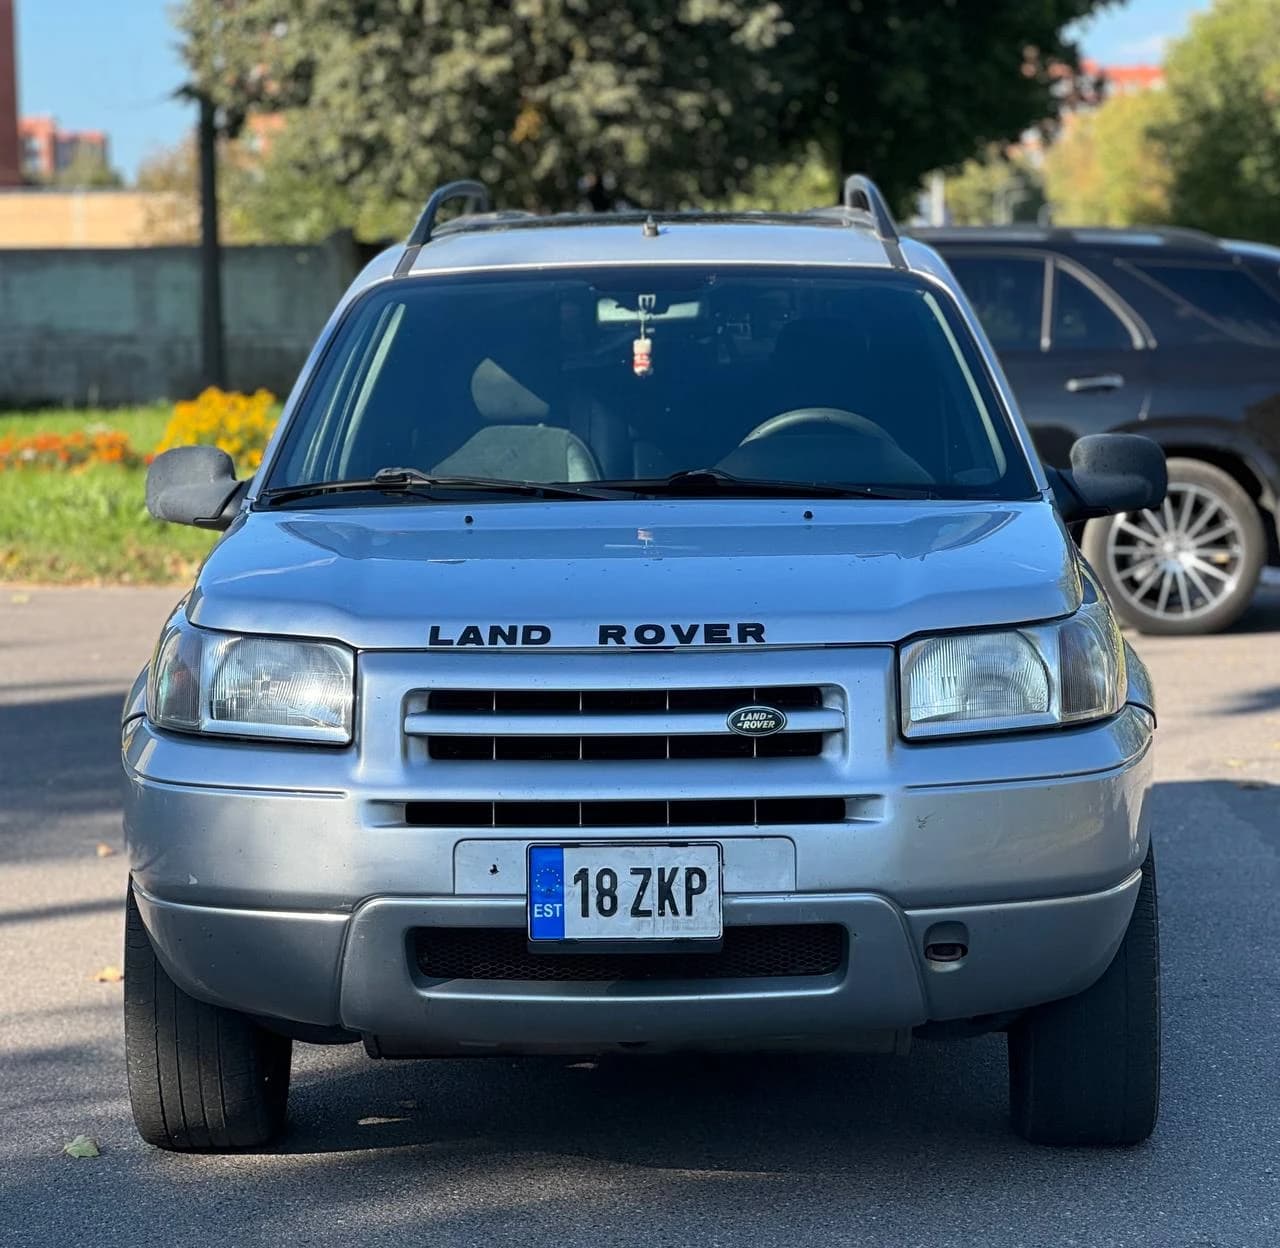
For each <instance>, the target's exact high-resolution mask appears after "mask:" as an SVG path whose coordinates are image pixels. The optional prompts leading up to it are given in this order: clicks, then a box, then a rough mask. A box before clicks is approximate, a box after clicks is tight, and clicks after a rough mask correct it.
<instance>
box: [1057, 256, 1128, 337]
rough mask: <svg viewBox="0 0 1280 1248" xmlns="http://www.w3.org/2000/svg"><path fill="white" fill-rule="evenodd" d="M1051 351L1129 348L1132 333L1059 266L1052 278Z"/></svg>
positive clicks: (1093, 295) (1077, 280) (1080, 283)
mask: <svg viewBox="0 0 1280 1248" xmlns="http://www.w3.org/2000/svg"><path fill="white" fill-rule="evenodd" d="M1049 340H1050V346H1051V349H1052V350H1054V351H1130V350H1132V349H1133V336H1132V335H1131V334H1130V333H1129V330H1128V329H1127V328H1126V327H1125V324H1124V322H1123V321H1122V320H1121V319H1120V318H1119V317H1118V316H1117V315H1116V314H1115V313H1114V312H1113V311H1112V310H1111V309H1110V308H1109V307H1107V305H1106V304H1105V303H1104V302H1103V301H1102V299H1101V298H1099V297H1098V295H1096V294H1095V293H1094V292H1093V291H1092V290H1090V289H1089V287H1088V286H1086V285H1085V284H1084V283H1083V282H1082V281H1081V280H1080V279H1079V278H1078V277H1075V276H1074V275H1073V274H1071V273H1068V272H1067V270H1066V269H1063V268H1061V267H1058V268H1057V269H1056V270H1055V272H1054V280H1053V321H1052V327H1051V329H1050V334H1049Z"/></svg>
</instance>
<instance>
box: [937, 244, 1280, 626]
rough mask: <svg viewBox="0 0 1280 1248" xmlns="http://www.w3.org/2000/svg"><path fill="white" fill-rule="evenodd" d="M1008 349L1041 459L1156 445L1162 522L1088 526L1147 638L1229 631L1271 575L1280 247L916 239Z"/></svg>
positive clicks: (1279, 481) (1279, 553)
mask: <svg viewBox="0 0 1280 1248" xmlns="http://www.w3.org/2000/svg"><path fill="white" fill-rule="evenodd" d="M917 234H918V235H919V236H920V237H921V238H922V239H925V240H926V241H928V242H929V243H931V244H932V245H933V246H935V247H936V248H937V249H938V250H939V251H940V252H941V253H942V254H943V256H944V257H945V258H946V260H947V262H948V264H950V266H951V268H952V270H953V271H954V272H955V275H956V277H957V279H958V280H959V281H960V284H961V285H962V286H963V287H964V289H965V291H966V293H967V294H968V296H969V299H970V301H971V302H972V304H973V306H974V310H975V311H976V312H977V314H978V316H979V317H980V318H981V320H982V323H983V325H984V326H985V328H986V331H987V334H988V336H989V337H990V339H991V342H992V345H993V346H994V347H995V349H996V351H997V352H999V354H1000V359H1001V362H1002V363H1003V364H1004V368H1005V372H1006V374H1007V375H1008V378H1009V382H1010V384H1011V385H1012V386H1013V388H1014V391H1015V392H1016V394H1017V397H1018V401H1019V403H1020V405H1021V407H1022V412H1023V415H1024V417H1025V418H1026V420H1027V423H1028V425H1030V427H1031V431H1032V433H1033V435H1034V437H1035V440H1036V444H1037V446H1038V447H1039V450H1040V454H1041V457H1042V458H1043V459H1044V460H1045V462H1046V463H1048V464H1052V465H1055V466H1065V465H1066V464H1067V463H1068V455H1069V452H1070V449H1071V445H1072V443H1073V442H1074V441H1075V440H1076V439H1077V438H1078V437H1080V436H1081V435H1082V434H1086V433H1102V432H1110V431H1113V430H1126V431H1129V432H1136V433H1143V434H1146V435H1147V436H1148V437H1150V438H1154V439H1155V440H1156V441H1157V442H1159V443H1160V444H1161V445H1162V446H1163V447H1164V449H1165V453H1166V455H1167V456H1168V459H1169V494H1168V498H1167V500H1166V501H1165V503H1164V505H1163V507H1162V508H1161V509H1160V510H1159V511H1155V512H1150V511H1147V512H1141V513H1129V514H1127V515H1121V516H1116V517H1112V518H1108V519H1105V520H1097V521H1093V522H1091V523H1090V524H1089V525H1088V526H1087V528H1086V529H1085V532H1084V535H1083V539H1082V544H1083V547H1084V550H1085V554H1086V555H1087V556H1088V558H1089V560H1090V561H1091V562H1092V563H1093V565H1094V567H1095V568H1096V569H1097V570H1098V572H1099V574H1100V575H1101V576H1102V577H1103V579H1104V580H1105V581H1106V583H1107V588H1108V589H1109V591H1110V593H1111V597H1112V600H1113V601H1114V603H1115V606H1116V609H1117V611H1118V612H1119V613H1120V615H1121V616H1122V617H1123V618H1124V619H1125V620H1126V621H1127V622H1128V623H1130V624H1132V625H1134V626H1135V627H1136V628H1138V629H1140V630H1141V631H1142V632H1147V633H1209V632H1215V631H1217V630H1218V629H1222V628H1226V627H1227V626H1228V625H1229V624H1231V623H1232V622H1233V621H1235V620H1236V619H1237V618H1238V617H1239V615H1240V614H1241V612H1243V611H1244V609H1245V607H1247V606H1248V604H1249V600H1250V598H1251V596H1252V594H1253V591H1254V588H1255V586H1256V585H1257V582H1258V577H1259V575H1260V574H1261V570H1262V568H1263V567H1264V566H1265V565H1266V564H1267V563H1268V562H1270V563H1273V564H1280V544H1278V543H1277V519H1278V516H1280V503H1278V499H1280V248H1273V247H1266V246H1262V245H1255V244H1251V243H1236V242H1227V241H1223V240H1219V239H1216V238H1214V237H1212V236H1210V235H1207V234H1201V233H1198V232H1196V231H1193V230H1179V229H1150V230H1145V229H1144V230H1102V229H1045V228H1037V227H1030V226H1009V227H1005V228H992V229H978V228H974V229H961V228H955V229H940V230H919V231H917Z"/></svg>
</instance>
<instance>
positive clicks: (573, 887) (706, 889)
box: [529, 843, 722, 941]
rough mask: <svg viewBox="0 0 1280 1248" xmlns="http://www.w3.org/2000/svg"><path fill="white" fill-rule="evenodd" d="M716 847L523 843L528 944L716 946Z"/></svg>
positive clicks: (718, 910)
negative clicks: (648, 942)
mask: <svg viewBox="0 0 1280 1248" xmlns="http://www.w3.org/2000/svg"><path fill="white" fill-rule="evenodd" d="M721 909H722V907H721V881H720V846H719V845H715V844H709V845H708V844H703V845H614V844H608V843H603V844H595V845H531V846H530V847H529V939H530V940H531V941H539V940H548V941H551V940H686V939H693V940H718V939H719V938H720V935H721Z"/></svg>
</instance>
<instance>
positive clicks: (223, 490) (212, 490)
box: [147, 446, 249, 529]
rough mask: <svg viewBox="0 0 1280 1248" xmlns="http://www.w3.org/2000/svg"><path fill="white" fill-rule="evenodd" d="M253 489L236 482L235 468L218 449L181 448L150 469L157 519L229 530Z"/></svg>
mask: <svg viewBox="0 0 1280 1248" xmlns="http://www.w3.org/2000/svg"><path fill="white" fill-rule="evenodd" d="M248 488H249V483H248V482H247V481H237V480H236V470H235V465H234V464H233V463H232V462H231V456H230V455H228V454H227V453H226V451H221V450H219V449H218V448H217V447H216V446H178V447H175V448H174V449H173V450H171V451H165V452H164V454H163V455H158V456H157V457H156V459H155V461H154V462H153V463H152V465H151V467H150V468H148V469H147V510H148V511H149V512H150V513H151V514H152V515H153V516H155V518H156V519H157V520H168V521H171V522H172V523H173V524H194V525H195V526H196V527H197V528H200V529H225V528H227V527H228V526H229V525H230V524H231V521H232V520H233V519H235V514H236V512H237V511H239V509H240V500H241V499H242V498H243V497H244V494H245V491H246V490H247V489H248Z"/></svg>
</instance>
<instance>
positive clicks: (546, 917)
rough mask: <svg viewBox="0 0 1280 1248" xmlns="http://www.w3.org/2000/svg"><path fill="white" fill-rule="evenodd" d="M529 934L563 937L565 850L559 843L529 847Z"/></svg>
mask: <svg viewBox="0 0 1280 1248" xmlns="http://www.w3.org/2000/svg"><path fill="white" fill-rule="evenodd" d="M529 936H530V937H531V939H533V940H563V939H564V850H563V849H561V848H560V846H558V845H535V846H533V847H532V848H531V849H530V850H529Z"/></svg>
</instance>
